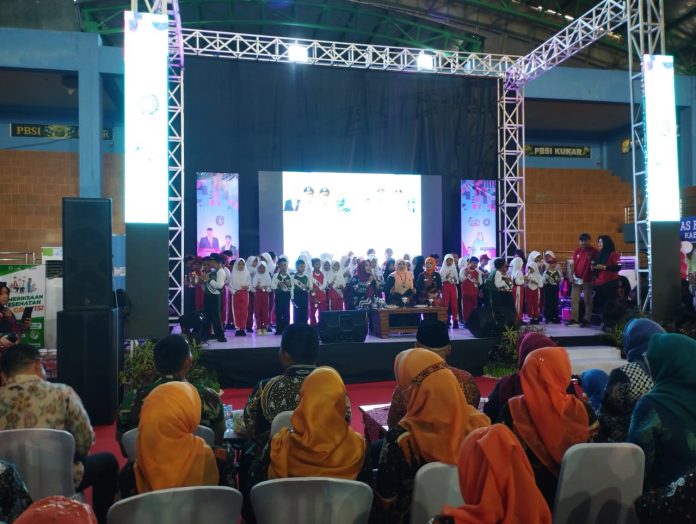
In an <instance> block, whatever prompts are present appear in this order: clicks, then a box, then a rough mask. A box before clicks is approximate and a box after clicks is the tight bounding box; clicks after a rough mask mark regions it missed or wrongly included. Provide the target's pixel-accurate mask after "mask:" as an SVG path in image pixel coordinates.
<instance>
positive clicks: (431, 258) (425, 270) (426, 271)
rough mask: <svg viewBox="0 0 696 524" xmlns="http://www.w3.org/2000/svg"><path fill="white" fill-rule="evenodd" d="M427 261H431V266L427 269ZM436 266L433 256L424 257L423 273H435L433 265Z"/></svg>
mask: <svg viewBox="0 0 696 524" xmlns="http://www.w3.org/2000/svg"><path fill="white" fill-rule="evenodd" d="M428 261H430V262H432V263H433V267H432V268H430V269H428ZM436 266H437V262H435V259H434V258H433V257H427V258H426V259H425V262H423V273H427V274H428V275H432V274H433V273H435V267H436Z"/></svg>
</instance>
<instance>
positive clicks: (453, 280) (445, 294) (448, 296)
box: [440, 254, 459, 329]
mask: <svg viewBox="0 0 696 524" xmlns="http://www.w3.org/2000/svg"><path fill="white" fill-rule="evenodd" d="M440 278H442V305H443V307H446V308H447V311H448V315H449V316H451V317H452V327H453V328H454V329H457V328H458V327H459V307H458V305H457V287H458V286H459V271H458V270H457V264H455V263H454V257H453V256H452V255H450V254H448V255H445V258H444V259H443V260H442V267H441V268H440Z"/></svg>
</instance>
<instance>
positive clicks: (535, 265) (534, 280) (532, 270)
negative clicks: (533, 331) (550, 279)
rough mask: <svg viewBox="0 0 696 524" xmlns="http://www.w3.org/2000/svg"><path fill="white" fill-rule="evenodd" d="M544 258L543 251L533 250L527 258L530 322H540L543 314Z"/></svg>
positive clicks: (526, 295)
mask: <svg viewBox="0 0 696 524" xmlns="http://www.w3.org/2000/svg"><path fill="white" fill-rule="evenodd" d="M542 263H543V260H542V258H541V253H539V252H538V251H532V252H531V253H529V258H528V259H527V290H526V291H525V299H526V301H527V316H528V317H529V319H530V320H529V323H530V324H538V323H539V317H540V316H541V288H542V287H543V286H544V275H543V274H542V273H541V264H542Z"/></svg>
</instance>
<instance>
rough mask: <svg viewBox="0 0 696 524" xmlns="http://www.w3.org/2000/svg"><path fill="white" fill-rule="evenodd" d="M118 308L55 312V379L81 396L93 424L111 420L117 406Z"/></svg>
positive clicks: (120, 341) (110, 422) (119, 342)
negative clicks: (56, 361) (56, 317)
mask: <svg viewBox="0 0 696 524" xmlns="http://www.w3.org/2000/svg"><path fill="white" fill-rule="evenodd" d="M116 316H117V310H115V309H102V310H91V311H59V312H58V381H59V382H62V383H64V384H67V385H69V386H71V387H72V388H73V389H74V390H75V391H76V392H77V394H78V395H79V396H80V398H81V399H82V403H83V404H84V406H85V409H86V410H87V413H88V414H89V418H90V420H91V421H92V424H112V423H113V421H114V418H115V416H116V412H117V410H118V353H119V348H121V347H122V346H123V341H122V340H119V338H120V337H119V331H120V330H118V329H116V328H115V326H116V322H117V320H116V318H117V317H116Z"/></svg>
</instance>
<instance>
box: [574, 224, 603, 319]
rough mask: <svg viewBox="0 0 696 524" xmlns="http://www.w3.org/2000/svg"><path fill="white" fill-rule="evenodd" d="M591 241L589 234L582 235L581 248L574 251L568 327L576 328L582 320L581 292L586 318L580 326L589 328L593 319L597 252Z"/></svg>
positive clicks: (579, 239) (579, 238)
mask: <svg viewBox="0 0 696 524" xmlns="http://www.w3.org/2000/svg"><path fill="white" fill-rule="evenodd" d="M590 240H591V238H590V235H589V234H587V233H582V234H581V235H580V236H579V237H578V241H579V244H580V246H579V247H578V248H577V249H576V250H575V251H573V273H572V282H571V284H572V291H571V294H570V298H571V310H570V322H568V324H567V325H568V326H575V325H577V324H578V321H579V320H581V319H580V318H579V315H580V293H581V292H582V294H583V296H584V299H585V318H584V319H582V321H581V324H580V325H581V326H582V327H586V326H589V325H590V319H591V318H592V277H593V275H592V261H593V260H595V259H596V258H597V250H596V249H595V248H594V247H592V246H591V245H590Z"/></svg>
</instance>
